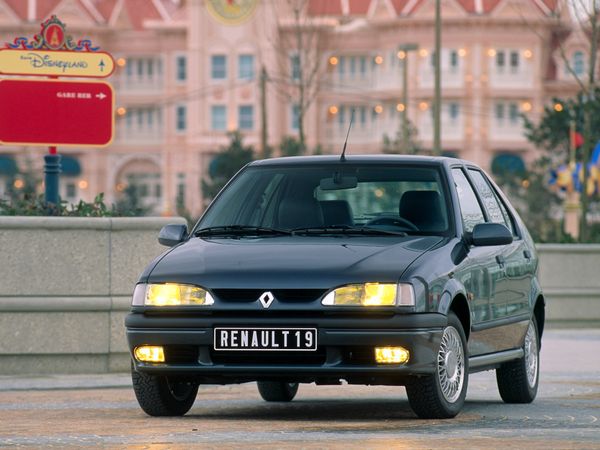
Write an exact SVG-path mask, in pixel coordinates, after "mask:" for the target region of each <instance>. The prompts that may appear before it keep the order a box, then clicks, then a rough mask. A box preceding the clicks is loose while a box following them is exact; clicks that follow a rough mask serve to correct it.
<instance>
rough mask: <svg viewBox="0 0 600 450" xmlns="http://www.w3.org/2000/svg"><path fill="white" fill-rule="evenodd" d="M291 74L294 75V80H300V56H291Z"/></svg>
mask: <svg viewBox="0 0 600 450" xmlns="http://www.w3.org/2000/svg"><path fill="white" fill-rule="evenodd" d="M290 73H291V75H292V80H299V79H300V56H299V55H292V56H290Z"/></svg>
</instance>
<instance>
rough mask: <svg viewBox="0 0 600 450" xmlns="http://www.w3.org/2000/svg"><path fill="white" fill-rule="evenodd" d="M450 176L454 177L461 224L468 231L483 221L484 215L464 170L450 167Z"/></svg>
mask: <svg viewBox="0 0 600 450" xmlns="http://www.w3.org/2000/svg"><path fill="white" fill-rule="evenodd" d="M452 178H453V179H454V183H455V185H456V192H457V193H458V201H459V203H460V214H461V216H462V220H463V226H464V229H465V231H466V232H467V233H470V232H472V231H473V228H475V225H477V224H478V223H484V222H485V216H484V215H483V211H482V210H481V206H480V205H479V202H478V201H477V196H476V195H475V191H473V188H472V187H471V184H470V183H469V180H467V177H466V176H465V174H464V172H463V171H462V170H461V169H458V168H456V169H452Z"/></svg>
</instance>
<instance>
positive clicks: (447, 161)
mask: <svg viewBox="0 0 600 450" xmlns="http://www.w3.org/2000/svg"><path fill="white" fill-rule="evenodd" d="M340 162H341V161H340V156H339V155H313V156H286V157H281V158H270V159H262V160H257V161H253V162H251V163H250V164H249V165H250V166H279V165H304V164H310V165H314V164H319V165H328V164H336V165H337V164H339V163H340ZM343 162H344V163H346V164H377V163H379V164H380V163H396V164H398V163H400V164H402V163H405V164H424V165H444V166H450V165H456V164H459V165H468V166H474V167H477V166H476V164H474V163H472V162H470V161H465V160H462V159H457V158H451V157H447V156H417V155H387V154H382V155H347V156H346V159H345V160H344V161H343Z"/></svg>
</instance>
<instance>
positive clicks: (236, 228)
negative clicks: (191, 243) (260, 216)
mask: <svg viewBox="0 0 600 450" xmlns="http://www.w3.org/2000/svg"><path fill="white" fill-rule="evenodd" d="M291 234H292V232H291V231H287V230H279V229H276V228H266V227H255V226H251V225H227V226H221V227H207V228H200V229H199V230H196V231H194V236H196V237H202V236H289V235H291Z"/></svg>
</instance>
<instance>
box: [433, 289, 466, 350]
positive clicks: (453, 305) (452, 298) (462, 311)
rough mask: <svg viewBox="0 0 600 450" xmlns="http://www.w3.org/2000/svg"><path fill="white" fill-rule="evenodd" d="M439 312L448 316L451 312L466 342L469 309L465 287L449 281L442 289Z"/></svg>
mask: <svg viewBox="0 0 600 450" xmlns="http://www.w3.org/2000/svg"><path fill="white" fill-rule="evenodd" d="M439 312H441V313H443V314H445V315H448V313H450V312H453V313H454V314H456V316H457V317H458V320H460V323H461V324H462V326H463V330H464V331H465V336H466V338H467V341H468V340H469V336H470V334H471V308H470V307H469V302H468V301H467V294H466V290H465V287H464V286H463V285H462V284H461V283H459V282H458V280H456V279H451V280H450V281H449V282H448V283H447V284H446V286H445V288H444V293H443V294H442V298H441V301H440V303H439Z"/></svg>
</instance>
